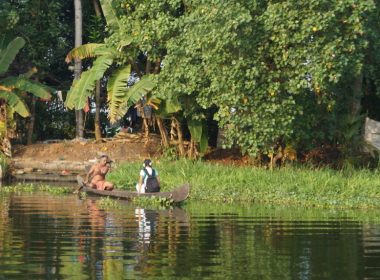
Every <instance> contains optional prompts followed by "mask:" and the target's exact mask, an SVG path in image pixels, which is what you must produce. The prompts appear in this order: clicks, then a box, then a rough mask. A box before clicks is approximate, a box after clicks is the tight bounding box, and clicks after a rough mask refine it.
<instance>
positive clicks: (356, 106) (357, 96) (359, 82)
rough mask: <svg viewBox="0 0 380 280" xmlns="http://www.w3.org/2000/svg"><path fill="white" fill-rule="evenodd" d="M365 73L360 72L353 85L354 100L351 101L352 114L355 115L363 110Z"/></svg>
mask: <svg viewBox="0 0 380 280" xmlns="http://www.w3.org/2000/svg"><path fill="white" fill-rule="evenodd" d="M362 87H363V74H362V73H360V74H359V75H358V76H357V77H356V79H355V81H354V84H353V85H352V101H351V108H350V109H351V115H352V116H353V117H358V116H359V115H360V110H361V104H360V103H361V99H362V96H363V91H362Z"/></svg>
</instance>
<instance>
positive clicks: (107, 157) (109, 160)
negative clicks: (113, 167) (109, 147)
mask: <svg viewBox="0 0 380 280" xmlns="http://www.w3.org/2000/svg"><path fill="white" fill-rule="evenodd" d="M102 158H105V159H107V163H112V162H113V161H112V159H110V157H109V156H107V155H101V156H100V157H99V159H102Z"/></svg>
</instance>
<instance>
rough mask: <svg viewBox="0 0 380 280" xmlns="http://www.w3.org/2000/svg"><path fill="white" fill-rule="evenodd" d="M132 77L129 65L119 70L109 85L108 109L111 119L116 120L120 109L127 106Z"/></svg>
mask: <svg viewBox="0 0 380 280" xmlns="http://www.w3.org/2000/svg"><path fill="white" fill-rule="evenodd" d="M130 75H131V66H130V65H127V66H125V67H123V68H121V69H119V70H117V71H116V72H115V73H114V74H113V75H112V76H111V77H110V79H109V81H108V84H107V94H108V95H107V96H108V108H109V116H110V119H112V120H114V119H116V118H117V117H122V116H120V115H119V108H120V107H122V106H123V104H125V102H124V100H125V96H126V93H127V86H128V84H127V83H128V79H129V77H130Z"/></svg>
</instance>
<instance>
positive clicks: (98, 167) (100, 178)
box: [84, 155, 113, 191]
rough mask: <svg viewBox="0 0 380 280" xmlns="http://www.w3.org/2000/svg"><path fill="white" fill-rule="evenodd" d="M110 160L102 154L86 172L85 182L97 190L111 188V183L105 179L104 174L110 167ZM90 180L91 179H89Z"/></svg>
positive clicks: (109, 189) (110, 189) (108, 189)
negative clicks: (97, 161)
mask: <svg viewBox="0 0 380 280" xmlns="http://www.w3.org/2000/svg"><path fill="white" fill-rule="evenodd" d="M111 163H112V160H110V158H109V157H108V156H107V155H102V156H101V157H100V159H99V163H97V164H94V165H93V166H92V167H91V169H90V171H89V172H88V173H87V176H86V179H85V181H84V182H85V183H86V184H88V186H89V187H91V188H94V189H97V190H102V191H104V190H107V191H112V190H113V184H112V183H110V182H107V181H106V174H107V173H108V171H109V170H110V169H111ZM90 180H91V181H90Z"/></svg>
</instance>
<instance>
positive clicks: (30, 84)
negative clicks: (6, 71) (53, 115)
mask: <svg viewBox="0 0 380 280" xmlns="http://www.w3.org/2000/svg"><path fill="white" fill-rule="evenodd" d="M0 83H1V84H2V85H5V86H7V87H12V88H17V89H18V90H20V91H25V92H29V93H32V94H33V95H35V96H37V97H39V98H42V99H50V98H51V94H50V92H49V91H52V89H50V88H48V87H47V86H45V85H42V84H41V83H38V82H36V81H33V80H29V79H27V78H25V77H23V76H19V77H9V78H5V79H3V80H1V81H0Z"/></svg>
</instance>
